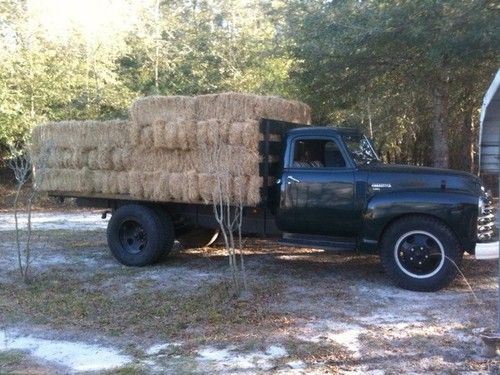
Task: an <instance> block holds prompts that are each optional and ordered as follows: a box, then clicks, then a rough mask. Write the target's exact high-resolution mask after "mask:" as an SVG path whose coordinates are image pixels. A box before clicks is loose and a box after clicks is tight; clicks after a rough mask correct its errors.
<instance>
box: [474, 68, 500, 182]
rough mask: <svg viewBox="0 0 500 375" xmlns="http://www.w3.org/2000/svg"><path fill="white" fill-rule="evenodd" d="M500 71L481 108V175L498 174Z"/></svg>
mask: <svg viewBox="0 0 500 375" xmlns="http://www.w3.org/2000/svg"><path fill="white" fill-rule="evenodd" d="M499 86H500V69H499V70H498V71H497V74H496V76H495V78H494V79H493V82H492V83H491V85H490V87H489V89H488V91H487V92H486V95H485V96H484V100H483V105H482V107H481V118H480V132H479V134H480V135H479V152H480V159H479V160H480V161H479V165H480V171H481V174H483V175H498V173H499V172H500V90H499Z"/></svg>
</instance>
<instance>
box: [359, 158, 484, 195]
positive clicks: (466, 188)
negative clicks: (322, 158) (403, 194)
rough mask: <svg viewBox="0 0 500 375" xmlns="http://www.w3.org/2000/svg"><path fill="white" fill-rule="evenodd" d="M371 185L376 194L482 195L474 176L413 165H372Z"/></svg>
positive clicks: (370, 168) (368, 169)
mask: <svg viewBox="0 0 500 375" xmlns="http://www.w3.org/2000/svg"><path fill="white" fill-rule="evenodd" d="M360 169H362V170H364V171H366V172H367V174H368V175H367V177H368V185H369V186H371V188H372V191H373V192H374V193H376V192H381V191H416V190H427V191H429V190H434V191H436V190H440V191H443V190H445V191H455V192H463V193H468V194H474V195H478V196H479V195H480V194H481V183H480V181H479V178H478V177H476V176H474V175H473V174H470V173H467V172H462V171H455V170H451V169H439V168H429V167H416V166H410V165H398V164H383V163H373V164H368V165H365V166H363V167H361V168H360Z"/></svg>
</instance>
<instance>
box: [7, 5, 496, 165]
mask: <svg viewBox="0 0 500 375" xmlns="http://www.w3.org/2000/svg"><path fill="white" fill-rule="evenodd" d="M137 3H140V6H139V7H138V8H137V9H136V16H137V19H136V20H135V21H134V22H130V25H131V27H129V28H128V29H127V30H126V31H123V30H122V31H120V32H118V31H116V32H115V31H113V30H106V33H107V34H105V33H104V31H103V35H100V34H92V35H91V36H89V35H86V34H85V30H83V29H82V30H79V29H78V28H76V29H71V30H69V31H68V32H67V33H65V34H64V35H63V36H59V37H54V36H53V35H51V34H50V33H48V32H47V30H46V28H44V27H42V25H41V23H39V22H38V19H37V17H38V16H37V14H36V13H33V12H31V11H30V7H29V4H30V3H29V2H26V1H25V0H5V1H2V2H1V4H0V157H1V156H2V155H5V152H6V150H7V146H6V145H7V144H9V143H19V144H20V143H22V142H23V141H22V140H23V139H25V135H26V133H27V132H29V131H30V129H31V128H32V127H33V126H34V125H35V124H37V123H40V122H44V121H48V120H61V119H100V118H112V117H124V116H126V115H127V107H128V105H129V103H130V101H131V100H132V99H133V98H134V97H136V96H141V95H151V94H164V95H175V94H177V95H192V94H201V93H211V92H220V91H228V90H233V91H244V92H254V93H258V94H272V95H281V96H284V97H289V98H295V99H300V100H303V101H306V102H307V103H308V104H310V105H311V106H312V107H313V114H314V117H315V118H314V120H315V122H319V123H334V124H340V125H343V126H355V127H360V128H362V129H363V130H365V131H366V132H367V133H371V134H372V135H373V137H374V138H375V143H376V144H377V145H378V149H379V150H378V151H379V152H380V154H381V155H382V156H383V157H384V159H386V160H388V161H397V162H405V163H406V162H411V163H417V164H427V165H430V164H432V163H433V154H432V153H433V151H436V150H435V148H436V145H434V146H433V145H432V142H431V140H432V139H433V138H435V134H436V133H435V130H436V126H437V125H439V126H442V127H443V129H444V132H445V135H444V138H443V140H444V142H446V143H447V144H448V146H449V150H450V162H451V166H453V167H456V168H462V169H470V168H471V166H470V164H471V162H472V160H468V159H470V158H464V153H466V154H468V152H467V151H466V150H468V149H469V148H470V147H471V144H473V143H474V140H475V139H476V136H477V134H475V133H474V131H475V129H477V117H478V108H479V106H480V101H481V98H482V95H483V93H484V90H485V89H486V87H487V85H488V83H489V80H490V79H491V77H492V74H494V72H495V70H496V68H497V66H498V62H499V60H498V53H497V51H498V45H499V37H500V33H499V21H498V17H496V12H495V3H494V2H493V1H491V0H467V1H453V0H361V1H359V0H330V1H325V0H307V1H306V0H289V1H284V0H248V1H238V0H189V1H185V0H145V1H143V2H136V1H132V0H124V1H123V6H131V5H132V4H137ZM436 89H439V90H440V91H439V92H441V93H444V98H445V100H444V104H442V105H441V107H442V108H441V109H442V116H441V118H439V117H436V115H435V113H436V109H437V107H436V106H437V104H436V100H435V99H436ZM438 104H439V103H438ZM436 124H437V125H436Z"/></svg>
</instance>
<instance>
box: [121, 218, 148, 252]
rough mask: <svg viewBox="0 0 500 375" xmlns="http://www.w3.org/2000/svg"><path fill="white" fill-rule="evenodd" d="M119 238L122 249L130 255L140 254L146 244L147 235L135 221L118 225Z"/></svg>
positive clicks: (127, 221)
mask: <svg viewBox="0 0 500 375" xmlns="http://www.w3.org/2000/svg"><path fill="white" fill-rule="evenodd" d="M119 238H120V243H121V245H122V247H123V249H124V250H125V251H127V252H128V253H131V254H137V253H140V252H141V251H142V250H144V248H145V247H146V245H147V243H148V236H147V233H146V232H145V231H144V228H143V227H142V226H141V224H139V223H138V222H137V221H135V220H126V221H124V222H123V223H122V224H121V225H120V230H119Z"/></svg>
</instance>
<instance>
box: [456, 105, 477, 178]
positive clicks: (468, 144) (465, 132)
mask: <svg viewBox="0 0 500 375" xmlns="http://www.w3.org/2000/svg"><path fill="white" fill-rule="evenodd" d="M473 111H474V108H473V107H472V106H470V107H469V108H467V109H466V110H465V111H464V113H463V116H464V118H463V123H462V135H461V136H462V142H460V143H461V145H462V147H461V150H459V151H460V154H461V155H460V156H461V158H460V159H461V160H463V162H462V163H461V169H463V170H464V171H469V172H472V170H473V168H474V143H475V139H474V136H473V129H474V123H473V121H472V115H473Z"/></svg>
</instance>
